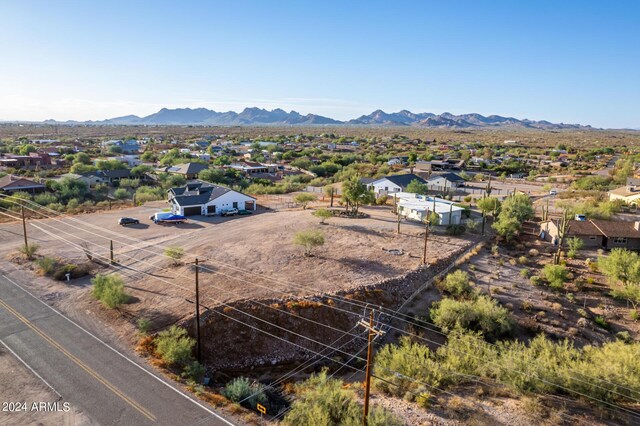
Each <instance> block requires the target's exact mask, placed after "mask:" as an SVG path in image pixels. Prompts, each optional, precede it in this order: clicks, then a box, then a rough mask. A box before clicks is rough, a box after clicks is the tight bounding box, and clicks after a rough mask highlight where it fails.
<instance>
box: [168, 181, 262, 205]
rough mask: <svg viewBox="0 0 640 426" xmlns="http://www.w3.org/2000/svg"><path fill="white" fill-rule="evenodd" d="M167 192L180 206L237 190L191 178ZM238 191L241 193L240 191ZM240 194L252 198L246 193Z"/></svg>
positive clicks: (196, 203) (205, 200) (201, 201)
mask: <svg viewBox="0 0 640 426" xmlns="http://www.w3.org/2000/svg"><path fill="white" fill-rule="evenodd" d="M169 192H170V193H172V194H173V196H174V197H173V201H174V202H175V203H176V204H178V205H180V206H198V205H202V204H206V203H208V202H209V201H212V200H215V199H216V198H218V197H220V196H222V195H224V194H226V193H228V192H238V191H234V190H233V189H231V188H227V187H224V186H219V185H214V184H212V183H209V182H204V181H201V180H193V181H189V182H187V184H186V185H184V186H180V187H177V188H171V189H170V190H169ZM238 193H239V194H241V193H240V192H238ZM242 195H244V196H245V197H249V198H253V197H250V196H248V195H246V194H242Z"/></svg>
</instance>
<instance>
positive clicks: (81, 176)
mask: <svg viewBox="0 0 640 426" xmlns="http://www.w3.org/2000/svg"><path fill="white" fill-rule="evenodd" d="M64 178H68V179H73V180H80V181H82V182H84V183H85V184H86V185H87V187H89V188H95V187H96V185H98V184H101V183H104V182H105V180H104V178H103V177H101V176H100V175H99V172H86V173H65V174H63V175H61V176H60V177H59V178H58V179H64Z"/></svg>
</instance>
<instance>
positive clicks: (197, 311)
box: [196, 257, 202, 363]
mask: <svg viewBox="0 0 640 426" xmlns="http://www.w3.org/2000/svg"><path fill="white" fill-rule="evenodd" d="M199 269H200V268H199V267H198V258H197V257H196V338H197V343H198V351H197V356H198V362H200V363H202V341H201V340H200V281H199V278H198V270H199Z"/></svg>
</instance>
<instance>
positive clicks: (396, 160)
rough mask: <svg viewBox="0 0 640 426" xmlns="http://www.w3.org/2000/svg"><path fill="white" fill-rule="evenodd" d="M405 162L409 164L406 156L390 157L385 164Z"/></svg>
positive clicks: (392, 164) (398, 164)
mask: <svg viewBox="0 0 640 426" xmlns="http://www.w3.org/2000/svg"><path fill="white" fill-rule="evenodd" d="M405 164H409V157H408V156H401V157H391V158H390V159H389V161H387V165H389V166H402V165H405Z"/></svg>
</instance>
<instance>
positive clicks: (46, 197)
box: [33, 192, 58, 206]
mask: <svg viewBox="0 0 640 426" xmlns="http://www.w3.org/2000/svg"><path fill="white" fill-rule="evenodd" d="M33 201H35V202H36V203H38V204H40V205H41V206H47V205H49V204H52V203H55V202H57V201H58V197H56V196H55V195H54V194H52V193H50V192H43V193H42V194H38V195H36V196H35V197H33Z"/></svg>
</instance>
